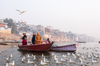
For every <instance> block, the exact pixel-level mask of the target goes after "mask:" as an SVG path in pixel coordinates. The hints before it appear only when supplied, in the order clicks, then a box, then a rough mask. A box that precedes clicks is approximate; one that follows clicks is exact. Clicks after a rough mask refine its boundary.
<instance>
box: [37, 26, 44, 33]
mask: <svg viewBox="0 0 100 66" xmlns="http://www.w3.org/2000/svg"><path fill="white" fill-rule="evenodd" d="M37 32H39V33H40V35H44V34H45V27H44V26H42V25H37Z"/></svg>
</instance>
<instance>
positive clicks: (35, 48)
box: [18, 42, 54, 51]
mask: <svg viewBox="0 0 100 66" xmlns="http://www.w3.org/2000/svg"><path fill="white" fill-rule="evenodd" d="M53 43H54V42H51V43H46V44H35V45H18V47H19V50H25V51H48V50H49V49H50V48H51V46H52V44H53Z"/></svg>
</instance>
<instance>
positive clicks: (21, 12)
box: [16, 9, 26, 15]
mask: <svg viewBox="0 0 100 66" xmlns="http://www.w3.org/2000/svg"><path fill="white" fill-rule="evenodd" d="M16 11H18V12H20V14H19V15H21V14H23V13H24V12H26V11H20V10H18V9H16Z"/></svg>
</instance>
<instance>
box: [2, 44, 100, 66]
mask: <svg viewBox="0 0 100 66" xmlns="http://www.w3.org/2000/svg"><path fill="white" fill-rule="evenodd" d="M66 44H67V43H60V44H58V45H66ZM99 46H100V45H99V43H98V42H91V43H80V44H79V46H78V48H77V50H76V52H70V53H71V54H72V53H74V54H77V53H81V54H82V53H85V52H86V53H99V52H100V47H99ZM83 47H85V49H83ZM94 47H98V49H97V50H92V49H88V50H87V48H94ZM17 49H18V47H17V44H10V45H0V51H2V54H0V66H6V58H8V57H9V56H10V54H12V55H13V57H12V58H10V62H12V61H13V60H14V61H15V66H34V64H28V63H27V60H28V57H27V56H28V54H29V55H30V56H31V55H32V54H33V55H36V58H37V60H36V61H34V63H35V64H37V66H42V65H41V64H40V61H41V60H43V58H42V54H44V56H45V57H46V59H47V60H49V61H50V62H49V63H48V64H47V65H44V66H80V65H79V63H80V61H78V60H76V59H74V58H73V57H72V55H70V56H67V58H63V59H66V60H67V61H66V62H62V64H56V63H55V60H54V56H53V55H52V53H53V54H55V55H57V56H58V59H59V61H60V59H61V57H62V55H67V53H68V52H53V51H48V52H28V51H18V50H17ZM23 56H25V57H26V60H25V63H22V62H21V59H22V57H23ZM70 58H71V59H72V60H73V61H75V62H77V63H78V64H69V62H68V61H69V59H70ZM30 60H31V61H32V58H30ZM87 62H90V63H89V64H88V66H100V59H98V62H96V63H93V64H92V63H91V59H87Z"/></svg>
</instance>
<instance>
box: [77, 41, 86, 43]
mask: <svg viewBox="0 0 100 66" xmlns="http://www.w3.org/2000/svg"><path fill="white" fill-rule="evenodd" d="M77 42H78V43H86V42H85V41H77Z"/></svg>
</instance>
